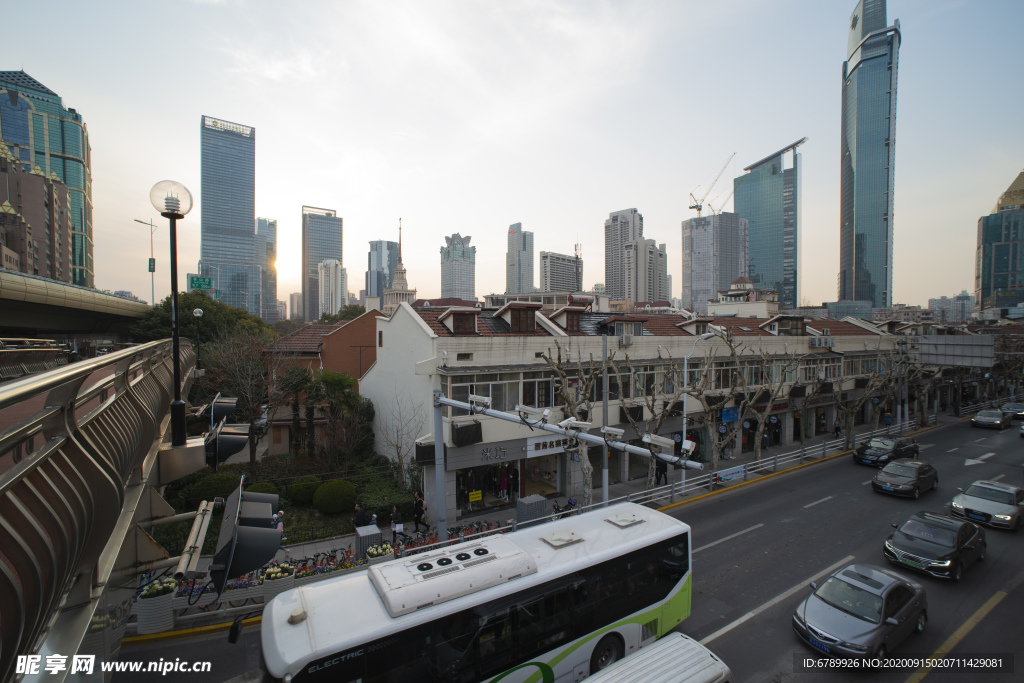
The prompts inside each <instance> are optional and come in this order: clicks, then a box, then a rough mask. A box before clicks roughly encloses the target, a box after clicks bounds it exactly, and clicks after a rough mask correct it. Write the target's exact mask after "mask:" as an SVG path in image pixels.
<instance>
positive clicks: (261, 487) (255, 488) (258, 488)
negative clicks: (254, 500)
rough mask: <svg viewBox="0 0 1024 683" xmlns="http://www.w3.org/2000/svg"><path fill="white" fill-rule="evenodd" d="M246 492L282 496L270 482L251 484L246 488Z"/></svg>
mask: <svg viewBox="0 0 1024 683" xmlns="http://www.w3.org/2000/svg"><path fill="white" fill-rule="evenodd" d="M245 490H246V491H252V492H253V493H270V494H272V495H275V496H278V495H280V494H279V493H278V492H277V487H276V486H274V485H273V484H271V483H270V482H269V481H260V482H256V483H255V484H249V485H248V486H246V487H245Z"/></svg>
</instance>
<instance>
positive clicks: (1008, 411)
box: [999, 403, 1024, 420]
mask: <svg viewBox="0 0 1024 683" xmlns="http://www.w3.org/2000/svg"><path fill="white" fill-rule="evenodd" d="M999 409H1000V410H1001V411H1003V414H1004V415H1007V416H1008V417H1010V418H1011V419H1014V420H1024V403H1004V404H1003V405H1001V406H999Z"/></svg>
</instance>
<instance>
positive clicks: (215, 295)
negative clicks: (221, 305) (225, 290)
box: [213, 289, 220, 299]
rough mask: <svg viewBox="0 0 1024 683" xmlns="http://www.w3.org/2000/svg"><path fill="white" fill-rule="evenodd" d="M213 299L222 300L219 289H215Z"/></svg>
mask: <svg viewBox="0 0 1024 683" xmlns="http://www.w3.org/2000/svg"><path fill="white" fill-rule="evenodd" d="M213 298H214V299H219V298H220V290H219V289H215V290H214V291H213Z"/></svg>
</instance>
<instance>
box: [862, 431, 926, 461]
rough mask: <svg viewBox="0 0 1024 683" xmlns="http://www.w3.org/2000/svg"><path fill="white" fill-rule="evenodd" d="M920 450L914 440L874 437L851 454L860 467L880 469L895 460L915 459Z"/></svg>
mask: <svg viewBox="0 0 1024 683" xmlns="http://www.w3.org/2000/svg"><path fill="white" fill-rule="evenodd" d="M918 455H920V448H919V447H918V445H917V440H916V439H896V438H890V437H887V436H876V437H872V438H870V439H868V440H867V441H865V442H864V443H862V444H861V445H860V446H858V447H857V450H855V451H854V452H853V461H854V462H855V463H858V464H860V465H873V466H875V467H881V466H882V465H885V464H887V463H890V462H892V461H893V460H896V459H897V458H912V459H914V460H916V459H917V457H918Z"/></svg>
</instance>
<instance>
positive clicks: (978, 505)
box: [949, 481, 1024, 531]
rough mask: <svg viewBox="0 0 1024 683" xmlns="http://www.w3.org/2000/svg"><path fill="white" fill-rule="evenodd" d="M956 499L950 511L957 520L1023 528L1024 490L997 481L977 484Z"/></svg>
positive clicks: (977, 482) (1008, 527) (1006, 527)
mask: <svg viewBox="0 0 1024 683" xmlns="http://www.w3.org/2000/svg"><path fill="white" fill-rule="evenodd" d="M959 490H960V491H962V493H960V494H958V495H956V496H954V498H953V501H952V502H951V503H950V504H949V509H950V512H952V513H953V514H954V515H955V516H957V517H966V518H967V519H970V520H973V521H975V522H980V523H982V524H987V525H989V526H994V527H1000V528H1003V529H1012V530H1014V531H1017V530H1019V529H1021V528H1022V527H1024V489H1021V488H1018V487H1016V486H1010V485H1009V484H1004V483H1002V482H998V481H976V482H974V483H973V484H971V485H970V486H968V487H967V488H966V489H959Z"/></svg>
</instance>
